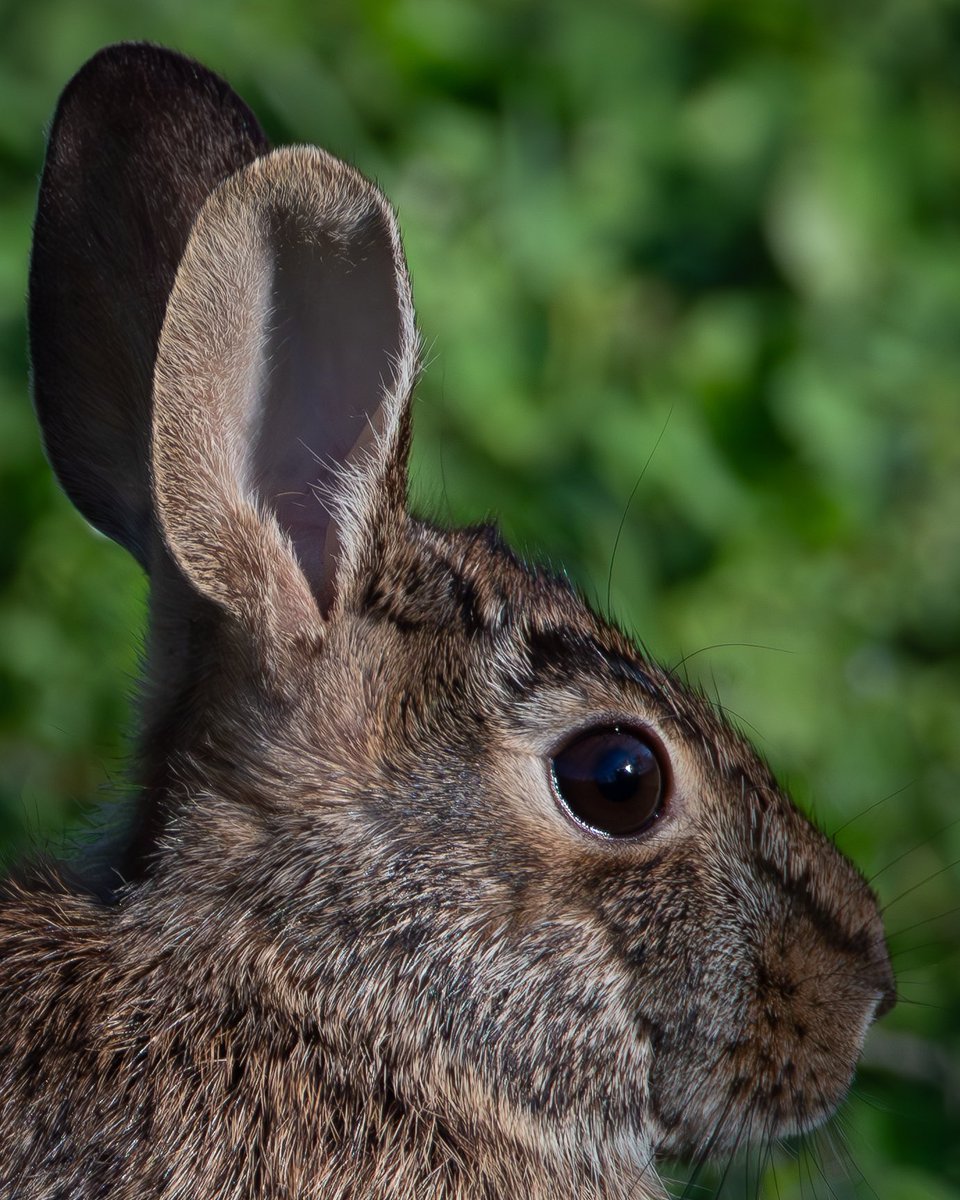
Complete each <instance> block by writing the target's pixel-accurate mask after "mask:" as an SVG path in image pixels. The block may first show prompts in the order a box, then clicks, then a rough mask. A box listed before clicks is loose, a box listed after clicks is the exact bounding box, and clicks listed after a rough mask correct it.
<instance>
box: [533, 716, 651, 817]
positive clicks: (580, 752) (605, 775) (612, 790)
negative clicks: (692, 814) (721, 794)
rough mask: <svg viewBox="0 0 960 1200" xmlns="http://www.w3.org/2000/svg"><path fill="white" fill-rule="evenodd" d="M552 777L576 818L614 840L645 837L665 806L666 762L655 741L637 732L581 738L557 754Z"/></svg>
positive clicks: (595, 732) (609, 732) (609, 731)
mask: <svg viewBox="0 0 960 1200" xmlns="http://www.w3.org/2000/svg"><path fill="white" fill-rule="evenodd" d="M550 774H551V778H552V781H553V787H554V790H555V791H556V793H557V795H558V796H559V797H560V799H561V801H562V802H563V804H564V805H565V806H566V808H567V809H569V811H570V813H571V814H572V815H573V816H574V817H575V818H576V820H577V821H579V822H580V824H581V825H586V826H588V827H589V828H590V829H593V830H595V831H596V832H598V833H604V834H607V835H608V836H609V837H626V836H627V835H629V834H631V833H639V832H640V830H642V829H644V828H645V827H646V826H647V825H649V823H650V822H651V821H653V820H654V819H655V818H656V817H657V816H658V815H659V813H660V810H661V807H662V805H663V798H664V791H665V786H664V772H663V771H662V770H661V767H660V760H659V758H658V757H657V754H656V753H655V752H654V750H653V748H652V746H651V745H650V742H649V741H648V740H647V739H646V738H645V737H643V735H642V734H640V733H637V732H634V731H632V730H621V729H618V728H616V727H613V728H606V729H592V730H590V731H589V732H588V733H584V734H581V735H580V736H579V737H577V738H575V739H574V740H573V741H572V742H570V743H569V744H568V745H566V746H565V747H564V748H563V749H562V750H560V751H558V752H557V754H555V755H554V756H553V758H552V759H551V762H550Z"/></svg>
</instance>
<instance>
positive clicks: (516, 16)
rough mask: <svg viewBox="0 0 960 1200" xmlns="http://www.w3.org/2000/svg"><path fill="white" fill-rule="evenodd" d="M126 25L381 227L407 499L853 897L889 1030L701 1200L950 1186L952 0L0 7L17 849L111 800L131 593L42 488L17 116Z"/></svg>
mask: <svg viewBox="0 0 960 1200" xmlns="http://www.w3.org/2000/svg"><path fill="white" fill-rule="evenodd" d="M131 37H146V38H150V39H153V40H156V41H160V42H164V43H167V44H170V45H174V46H177V47H179V48H181V49H183V50H185V51H187V52H189V53H191V54H193V55H195V56H197V57H199V58H201V59H202V60H204V61H205V62H207V63H208V64H209V65H211V66H212V67H214V68H215V69H217V70H218V71H220V72H221V73H222V74H224V75H226V76H227V77H228V78H229V79H230V80H231V82H232V83H233V85H234V86H235V87H236V88H237V90H238V91H239V92H240V93H241V94H242V95H243V96H244V97H245V98H246V99H247V100H248V101H249V102H250V103H251V104H252V106H253V107H254V109H255V110H256V111H257V112H258V113H259V114H260V116H261V117H262V119H263V121H264V124H265V125H266V127H267V129H268V131H269V132H270V134H271V135H272V136H273V138H274V139H275V140H276V141H297V140H301V141H311V142H320V143H322V144H324V145H325V146H327V147H328V148H330V149H331V150H333V151H334V152H336V153H338V154H340V155H342V156H344V157H346V158H348V159H350V160H351V161H353V162H355V163H356V164H357V165H358V166H360V167H361V168H362V169H363V170H364V171H365V172H366V173H367V174H370V175H373V176H376V177H377V178H378V179H379V181H380V182H381V184H382V185H383V187H384V188H385V189H386V191H387V192H388V194H389V195H390V196H391V197H392V198H393V199H394V201H395V202H396V203H397V204H398V206H399V210H400V216H401V221H402V224H403V227H404V230H405V234H406V243H407V250H408V254H409V258H410V261H411V265H412V269H413V275H414V284H415V288H416V292H417V296H418V300H419V312H420V320H421V325H422V328H423V332H424V335H425V338H426V342H427V345H428V348H429V357H430V367H429V370H428V372H427V375H426V378H425V380H424V382H423V384H422V386H421V388H420V392H419V396H420V399H419V404H418V407H417V422H418V425H417V431H418V432H417V448H416V487H417V493H418V495H419V497H420V506H421V508H422V509H424V510H425V511H428V512H431V513H432V514H434V515H438V516H440V517H441V518H443V519H448V518H452V519H456V520H461V519H476V518H480V517H483V516H486V515H488V514H495V515H497V516H499V518H500V519H501V521H502V524H503V525H504V527H505V529H506V531H507V533H508V535H509V536H510V538H511V539H512V540H513V541H514V542H515V543H516V544H517V545H518V546H519V547H520V548H521V549H522V550H524V551H527V552H529V553H531V554H536V555H539V556H546V557H548V558H549V559H551V560H552V561H553V562H555V563H557V564H563V565H564V566H565V567H566V568H567V569H568V571H569V572H570V574H571V575H572V576H573V577H574V579H576V580H577V581H578V582H579V583H580V584H581V585H582V586H583V587H584V588H585V590H586V591H587V593H588V595H590V596H592V597H593V598H595V600H596V602H597V603H598V604H599V605H600V606H601V607H604V606H606V604H607V590H608V579H609V593H610V605H609V607H610V609H611V610H612V612H613V613H614V614H615V615H616V616H617V617H618V618H620V619H621V620H622V621H624V622H625V623H626V624H627V625H628V626H629V627H630V628H632V629H634V630H636V632H637V633H638V635H639V636H641V637H642V638H643V639H644V641H645V643H646V644H647V645H648V646H649V647H650V648H651V649H652V651H653V652H654V653H655V654H656V655H657V656H658V657H661V658H664V659H666V660H668V661H673V662H675V661H677V660H679V659H680V658H682V657H684V656H691V657H689V659H688V661H687V663H686V669H687V670H688V671H689V673H690V676H691V678H693V679H697V680H700V681H702V682H705V683H706V684H707V685H708V686H709V687H710V688H711V689H714V688H715V689H716V691H717V693H718V695H719V696H720V697H721V698H722V700H723V703H724V704H725V705H726V706H727V707H728V708H729V709H731V710H732V711H733V712H734V713H735V714H737V715H738V717H739V719H740V720H742V721H743V722H744V724H745V725H746V727H747V728H748V729H749V730H750V731H751V732H752V735H753V736H754V737H755V738H756V740H757V741H758V743H759V745H760V747H761V748H762V750H763V751H764V752H765V753H766V754H767V755H768V756H769V757H770V759H771V760H772V762H773V764H774V766H775V768H776V769H777V771H778V773H779V774H780V776H781V777H782V778H783V779H784V780H785V781H786V782H787V783H788V784H789V785H790V786H791V787H792V788H793V790H794V793H795V794H796V796H797V797H798V799H799V801H800V802H801V803H802V804H803V805H805V806H807V807H809V808H813V809H815V810H816V812H817V814H818V815H819V817H820V818H821V819H822V821H823V822H824V824H825V825H826V826H827V828H828V829H835V828H837V827H841V826H842V827H843V828H842V829H841V831H840V834H839V839H838V840H839V841H840V843H841V845H842V846H843V847H844V848H845V849H846V850H847V851H848V852H849V853H850V854H851V855H852V856H853V857H854V858H855V859H856V860H857V862H858V863H859V864H860V865H861V866H862V867H863V869H864V870H865V871H866V872H867V874H868V875H871V876H872V875H874V874H876V873H879V874H877V880H876V887H877V889H878V890H879V893H880V895H881V898H882V899H883V901H884V902H885V903H888V904H889V905H890V907H889V913H888V916H887V922H888V927H889V929H890V931H891V933H892V943H893V948H894V951H895V954H896V962H897V966H898V970H899V973H900V988H901V993H902V996H903V1003H902V1004H901V1005H900V1007H899V1008H898V1010H897V1011H896V1012H895V1013H894V1014H893V1015H892V1016H891V1017H889V1018H888V1019H887V1020H885V1021H884V1022H883V1024H882V1026H880V1027H879V1028H877V1029H876V1030H875V1031H874V1032H873V1033H872V1035H871V1037H870V1040H869V1042H868V1047H867V1052H866V1056H865V1061H864V1066H863V1069H862V1071H861V1073H860V1076H859V1078H858V1084H857V1088H856V1092H855V1095H854V1097H853V1098H852V1100H851V1103H850V1105H849V1106H848V1108H847V1109H846V1110H845V1112H844V1113H843V1114H842V1116H841V1118H840V1120H839V1122H837V1123H835V1124H834V1126H833V1128H832V1130H831V1132H830V1133H829V1134H828V1135H826V1136H825V1137H821V1138H820V1139H819V1141H818V1142H817V1143H816V1144H814V1145H813V1146H812V1147H810V1146H808V1148H807V1150H806V1151H801V1152H800V1154H799V1157H796V1156H795V1153H796V1152H791V1151H789V1150H788V1151H787V1153H786V1155H785V1156H783V1157H781V1158H780V1159H779V1160H778V1165H777V1167H776V1177H775V1178H774V1173H773V1171H772V1170H767V1171H766V1172H765V1173H764V1178H763V1180H762V1181H760V1182H759V1183H758V1182H757V1178H756V1177H757V1174H758V1172H757V1170H756V1163H754V1164H753V1169H752V1170H751V1169H750V1168H749V1166H740V1167H737V1168H735V1169H734V1170H733V1171H732V1172H731V1174H730V1175H729V1176H728V1179H727V1182H726V1185H725V1186H724V1189H723V1194H724V1195H731V1196H733V1195H746V1194H748V1193H749V1194H753V1192H754V1189H755V1187H758V1188H759V1193H758V1194H759V1195H762V1196H764V1197H774V1196H779V1197H781V1200H786V1198H787V1197H800V1196H822V1197H827V1196H831V1197H845V1196H878V1197H880V1198H881V1200H900V1198H904V1200H908V1198H909V1200H917V1198H920V1200H939V1198H941V1197H960V954H958V946H960V911H958V906H960V869H958V867H957V866H956V860H957V859H960V824H957V823H955V822H958V820H960V736H958V734H960V672H958V667H960V219H958V214H960V5H958V3H956V2H947V0H914V2H910V0H901V2H899V3H897V2H887V0H871V2H870V3H865V2H858V0H853V2H845V3H843V4H839V5H838V4H835V3H824V2H820V0H784V2H773V3H771V2H770V0H656V2H653V0H651V2H649V3H642V4H641V3H632V2H630V0H491V2H488V3H483V4H480V3H467V2H465V0H406V2H400V3H383V2H374V0H352V2H343V0H336V2H331V3H325V4H318V3H309V2H308V0H273V2H272V3H270V4H266V3H261V4H250V3H246V4H245V3H227V2H224V0H203V2H200V3H181V2H179V0H147V2H143V0H141V3H139V4H136V5H134V4H130V3H129V2H127V0H115V2H111V0H94V2H85V3H84V2H79V0H23V2H19V3H18V2H14V3H11V2H10V0H6V3H3V4H0V496H2V504H0V841H2V844H3V846H4V847H5V848H6V850H7V852H8V853H13V852H15V850H16V848H18V847H20V846H22V845H23V844H24V842H25V841H35V840H36V839H37V838H40V839H47V838H55V837H57V836H58V832H57V831H59V830H60V829H61V828H62V827H63V825H64V823H65V821H70V822H74V823H75V822H77V821H78V820H79V819H80V818H81V817H82V814H83V812H84V811H85V810H86V809H87V808H88V807H89V805H90V802H91V800H92V799H95V798H96V796H97V794H98V790H99V789H101V788H103V786H104V783H105V781H110V780H116V779H118V778H120V777H122V755H123V730H124V728H125V724H126V721H127V704H126V696H127V694H128V691H129V685H130V683H131V680H132V678H133V676H134V675H135V672H136V659H137V650H138V636H139V634H138V630H139V627H140V623H141V618H142V612H143V596H144V587H143V581H142V580H141V578H140V577H139V574H138V571H137V569H136V568H135V567H134V565H133V564H132V562H130V561H128V560H127V558H126V557H125V556H124V554H123V553H122V552H121V551H120V550H118V549H117V548H115V547H114V546H113V545H111V544H109V543H107V542H106V541H104V540H103V539H101V538H99V537H97V536H96V535H94V534H93V533H91V532H90V531H89V530H88V529H87V528H86V527H85V526H84V525H83V523H82V522H81V520H80V519H79V517H77V516H76V515H75V514H74V513H73V511H72V510H71V509H70V507H69V506H68V504H67V503H66V501H65V500H64V499H63V497H62V496H61V495H60V494H59V493H58V492H57V490H56V488H55V486H54V484H53V482H52V480H51V477H50V474H49V472H48V470H47V469H46V467H45V464H44V461H43V458H42V455H41V451H40V447H39V442H38V437H37V433H36V430H35V427H34V421H33V417H32V414H31V410H30V405H29V401H28V391H27V363H26V358H25V352H24V344H25V330H24V303H23V301H24V291H25V280H26V270H27V255H28V245H29V231H30V222H31V217H32V208H33V203H34V197H35V188H36V180H37V176H38V172H39V169H40V164H41V158H42V153H43V131H44V127H45V123H46V122H47V120H48V119H49V116H50V114H51V112H52V109H53V106H54V103H55V100H56V97H57V94H58V92H59V90H60V88H61V87H62V86H63V84H64V83H65V82H66V80H67V79H68V78H69V76H70V75H71V74H72V73H73V71H74V70H75V69H76V68H77V67H78V66H79V65H80V63H81V62H82V61H83V60H84V59H85V58H86V57H87V56H88V55H89V54H91V53H92V52H93V51H94V50H96V49H97V48H98V47H100V46H101V45H103V44H105V43H107V42H111V41H116V40H119V39H121V38H131ZM648 458H649V463H648V465H647V468H646V471H645V473H644V474H643V478H642V480H641V481H640V483H639V486H637V481H638V478H639V476H640V474H641V470H642V468H643V466H644V463H645V462H647V460H648ZM635 486H636V494H635V495H634V496H633V499H632V502H631V503H630V504H629V508H628V507H627V504H628V499H629V498H630V497H631V494H632V493H633V490H634V488H635ZM621 519H622V520H623V529H622V535H621V537H620V539H619V547H618V550H617V554H616V559H615V561H613V562H612V566H611V561H612V554H613V550H614V546H615V543H616V541H617V532H618V527H619V526H620V522H621ZM844 1138H845V1139H846V1143H847V1145H848V1147H849V1151H848V1152H845V1151H844V1150H843V1148H842V1146H841V1140H842V1139H844ZM676 1177H677V1179H680V1178H681V1172H680V1171H679V1170H678V1172H677V1173H676ZM703 1182H705V1183H708V1184H710V1188H713V1189H714V1190H715V1189H716V1188H717V1187H718V1186H719V1181H718V1180H717V1179H714V1180H713V1181H712V1183H711V1181H710V1180H704V1181H703ZM676 1190H677V1191H678V1192H679V1191H682V1190H683V1185H682V1184H681V1183H678V1184H677V1187H676ZM696 1194H712V1193H711V1191H710V1189H709V1188H708V1190H707V1192H706V1193H700V1192H697V1193H696Z"/></svg>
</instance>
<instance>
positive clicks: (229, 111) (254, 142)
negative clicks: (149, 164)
mask: <svg viewBox="0 0 960 1200" xmlns="http://www.w3.org/2000/svg"><path fill="white" fill-rule="evenodd" d="M178 110H179V111H180V112H181V113H182V116H183V118H184V119H186V118H187V117H189V116H191V115H193V112H191V110H194V111H196V112H197V113H198V115H199V114H202V113H204V112H206V114H207V115H206V118H205V119H207V120H213V119H215V118H214V112H219V113H220V114H221V120H225V121H226V122H227V123H228V124H229V125H231V126H233V127H235V128H236V130H237V132H238V133H239V134H241V135H242V136H244V137H245V138H246V139H247V140H249V142H250V143H251V146H252V149H253V151H254V153H257V154H264V153H266V152H267V151H268V150H269V148H270V146H269V142H268V141H267V139H266V136H265V135H264V133H263V131H262V129H261V128H260V125H259V123H258V121H257V119H256V117H255V116H254V115H253V113H252V111H251V110H250V109H249V108H248V107H247V105H246V104H245V103H244V102H243V101H242V100H241V99H240V97H239V96H238V95H237V94H236V92H235V91H234V90H233V88H232V87H231V86H230V85H229V84H228V83H227V81H226V80H225V79H223V78H222V77H221V76H219V75H217V74H216V73H215V72H214V71H211V70H210V69H209V68H207V67H205V66H203V64H202V63H199V62H197V61H196V60H195V59H193V58H190V57H188V56H187V55H185V54H181V53H180V51H178V50H171V49H169V48H167V47H166V46H159V45H156V44H155V43H154V42H145V41H140V42H115V43H113V44H112V45H110V46H104V47H103V49H102V50H98V51H97V52H96V54H94V55H92V57H90V58H88V59H87V61H86V62H85V63H83V65H82V66H81V67H80V68H79V69H78V70H77V71H76V73H75V74H74V75H73V76H72V78H71V79H70V80H69V81H68V83H67V84H66V86H65V87H64V89H63V91H62V92H61V93H60V98H59V100H58V102H57V108H56V112H55V113H54V117H53V122H52V125H51V134H50V139H49V145H50V147H51V150H53V149H56V148H57V147H58V144H59V142H60V141H61V139H60V138H59V137H58V134H60V133H61V131H62V129H63V128H64V127H65V126H66V127H78V128H80V129H83V130H85V132H86V137H87V138H89V140H90V141H91V142H93V140H94V139H96V140H97V141H99V142H102V141H103V140H105V138H106V137H107V136H108V135H109V132H110V131H111V130H116V129H124V128H125V127H127V126H129V127H130V129H131V133H134V132H135V131H134V129H133V126H134V125H135V124H136V125H137V126H138V127H139V125H140V124H141V123H142V119H143V114H144V113H145V112H146V113H148V114H151V119H155V117H156V114H159V113H160V112H163V111H169V112H176V111H178ZM201 119H202V118H201Z"/></svg>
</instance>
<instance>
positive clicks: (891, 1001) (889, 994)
mask: <svg viewBox="0 0 960 1200" xmlns="http://www.w3.org/2000/svg"><path fill="white" fill-rule="evenodd" d="M886 975H887V978H886V979H885V980H884V983H883V992H882V995H881V997H880V1003H879V1004H878V1005H877V1011H876V1012H875V1013H874V1014H873V1019H874V1020H875V1021H879V1020H880V1018H881V1017H885V1016H886V1015H887V1013H888V1012H889V1011H890V1010H891V1009H892V1008H893V1007H894V1005H895V1004H896V1003H897V981H896V979H895V978H894V975H893V971H892V970H891V968H890V966H889V965H888V966H887V972H886Z"/></svg>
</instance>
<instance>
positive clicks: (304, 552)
mask: <svg viewBox="0 0 960 1200" xmlns="http://www.w3.org/2000/svg"><path fill="white" fill-rule="evenodd" d="M279 217H280V219H279V220H278V221H277V225H276V228H275V230H274V231H273V243H272V248H273V279H272V285H271V289H270V309H269V312H268V315H267V328H266V330H265V346H264V350H263V365H262V375H261V381H260V394H259V396H258V398H257V406H256V407H257V411H256V412H255V413H253V414H251V418H252V419H251V425H252V426H253V429H254V432H253V439H252V440H253V450H252V464H251V465H252V470H251V480H252V484H253V487H254V489H255V490H256V492H257V494H258V495H259V496H260V497H262V500H263V502H264V503H265V504H266V505H267V507H268V508H270V509H271V510H272V511H273V512H274V514H275V515H276V517H277V520H278V521H279V523H280V526H281V528H282V529H283V530H284V531H285V532H286V533H287V534H288V535H289V536H290V538H291V540H292V541H293V544H294V546H295V547H296V551H297V558H298V559H299V561H300V565H301V568H302V570H303V572H304V574H305V575H306V577H307V579H308V580H309V582H310V585H311V587H312V588H313V590H314V593H315V594H316V595H317V597H318V600H320V601H321V605H322V607H327V606H328V604H329V601H330V599H331V595H332V591H333V589H332V579H331V575H332V573H333V572H334V571H335V569H336V568H335V564H334V563H333V562H331V561H330V558H329V555H330V554H331V553H334V554H335V553H336V544H337V538H336V534H335V531H334V534H333V536H330V534H331V530H330V522H331V500H332V496H333V494H334V493H335V492H336V484H337V472H338V469H341V468H342V467H343V465H344V464H345V463H347V462H348V461H350V460H351V458H352V457H353V454H354V452H355V450H356V448H357V447H358V446H360V445H361V444H363V443H365V442H366V443H370V442H371V441H372V429H371V427H373V428H374V429H376V428H377V427H378V426H379V425H380V410H381V403H382V400H383V397H384V393H385V392H390V391H391V390H392V389H393V388H394V387H395V386H396V379H395V374H396V369H397V366H396V365H397V362H398V359H399V357H400V353H401V339H402V328H401V319H400V313H399V310H398V306H397V288H396V263H395V261H394V258H393V252H392V248H391V245H390V237H389V231H388V230H386V229H385V228H384V223H383V220H382V216H381V214H380V213H378V212H373V213H370V214H369V215H367V216H365V217H364V219H363V220H362V221H360V222H358V223H357V226H356V229H355V230H354V231H353V232H352V234H351V236H350V238H349V240H345V239H343V238H337V237H332V236H327V235H325V234H323V233H320V234H318V232H317V231H316V230H315V229H310V228H304V227H303V226H302V224H301V223H299V222H298V221H297V220H296V219H295V217H291V216H290V215H289V214H286V213H281V214H280V215H279ZM324 600H326V603H324Z"/></svg>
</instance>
